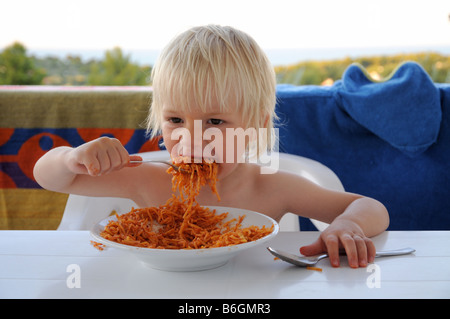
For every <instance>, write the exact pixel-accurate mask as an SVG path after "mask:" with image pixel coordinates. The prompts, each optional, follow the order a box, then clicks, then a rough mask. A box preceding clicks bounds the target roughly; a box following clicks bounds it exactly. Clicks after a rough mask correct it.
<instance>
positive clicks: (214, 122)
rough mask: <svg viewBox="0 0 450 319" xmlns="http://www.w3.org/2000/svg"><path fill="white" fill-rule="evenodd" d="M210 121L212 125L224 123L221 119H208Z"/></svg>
mask: <svg viewBox="0 0 450 319" xmlns="http://www.w3.org/2000/svg"><path fill="white" fill-rule="evenodd" d="M208 123H209V124H212V125H219V124H222V123H223V121H222V120H220V119H210V120H208Z"/></svg>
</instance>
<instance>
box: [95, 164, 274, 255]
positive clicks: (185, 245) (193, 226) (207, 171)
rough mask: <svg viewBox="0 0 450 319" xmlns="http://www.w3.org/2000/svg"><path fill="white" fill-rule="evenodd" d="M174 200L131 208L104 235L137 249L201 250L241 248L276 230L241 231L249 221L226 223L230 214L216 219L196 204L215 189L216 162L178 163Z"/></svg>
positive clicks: (207, 210)
mask: <svg viewBox="0 0 450 319" xmlns="http://www.w3.org/2000/svg"><path fill="white" fill-rule="evenodd" d="M174 164H175V165H176V166H178V168H179V169H178V170H176V169H173V168H172V167H171V168H169V169H168V171H167V172H168V173H170V174H172V175H173V176H172V191H173V195H172V197H171V198H170V199H169V200H168V201H167V202H166V203H165V204H164V205H161V206H159V207H146V208H133V209H132V210H131V211H130V212H128V213H126V214H123V215H116V217H117V220H112V221H110V222H109V223H108V224H107V225H106V226H105V229H104V230H103V231H102V232H101V233H100V235H101V236H102V237H103V238H105V239H108V240H111V241H114V242H117V243H121V244H125V245H131V246H136V247H145V248H156V249H202V248H213V247H225V246H231V245H238V244H242V243H246V242H250V241H254V240H257V239H259V238H262V237H264V236H267V235H268V234H270V233H271V232H272V231H273V228H274V226H273V225H272V226H271V227H269V228H267V227H265V226H262V227H257V226H254V225H253V226H249V227H245V228H243V227H242V221H243V220H244V218H245V216H239V217H238V218H234V219H231V220H229V221H225V218H226V217H227V215H228V213H223V214H216V211H215V210H212V209H210V208H208V207H203V206H200V205H199V204H198V202H197V201H196V199H195V198H196V196H197V195H198V194H199V192H200V189H201V188H202V187H203V186H205V185H209V186H210V188H211V190H212V191H213V192H214V193H215V194H216V195H217V198H218V200H220V196H219V194H218V192H217V189H216V182H217V171H218V166H217V164H216V163H208V162H203V163H192V164H187V163H183V162H181V163H176V162H175V163H174Z"/></svg>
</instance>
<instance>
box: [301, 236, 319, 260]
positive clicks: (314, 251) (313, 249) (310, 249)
mask: <svg viewBox="0 0 450 319" xmlns="http://www.w3.org/2000/svg"><path fill="white" fill-rule="evenodd" d="M323 251H324V250H323V246H322V239H321V238H319V239H317V240H316V241H315V242H313V243H312V244H310V245H306V246H303V247H300V253H301V254H302V255H304V256H314V255H318V254H320V253H323Z"/></svg>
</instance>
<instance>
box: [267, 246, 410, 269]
mask: <svg viewBox="0 0 450 319" xmlns="http://www.w3.org/2000/svg"><path fill="white" fill-rule="evenodd" d="M267 250H268V251H270V253H271V254H272V255H274V256H275V257H278V258H280V259H281V260H284V261H286V262H288V263H291V264H293V265H296V266H300V267H311V266H314V265H315V264H317V262H318V261H319V260H322V259H324V258H327V257H328V254H322V255H318V256H314V257H301V256H296V255H293V254H289V253H286V252H284V251H281V250H278V249H273V248H272V247H267ZM415 251H416V250H415V249H413V248H403V249H395V250H385V251H377V253H376V255H375V257H387V256H400V255H408V254H411V253H413V252H415Z"/></svg>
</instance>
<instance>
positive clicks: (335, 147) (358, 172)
mask: <svg viewBox="0 0 450 319" xmlns="http://www.w3.org/2000/svg"><path fill="white" fill-rule="evenodd" d="M277 100H278V103H277V109H276V111H277V114H278V116H279V118H280V123H279V125H278V128H279V138H280V151H282V152H286V153H291V154H296V155H300V156H305V157H307V158H311V159H314V160H316V161H318V162H320V163H322V164H324V165H326V166H328V167H329V168H330V169H331V170H333V171H334V172H335V173H336V175H337V176H338V177H339V179H340V180H341V182H342V184H343V185H344V188H345V190H346V191H348V192H353V193H358V194H361V195H365V196H369V197H372V198H375V199H377V200H379V201H380V202H382V203H383V204H384V205H385V206H386V207H387V209H388V210H389V213H390V220H391V222H390V226H389V230H450V188H449V185H450V84H437V83H434V84H433V83H432V82H431V80H430V78H429V77H428V75H427V74H426V73H425V71H424V70H423V69H422V68H421V67H420V66H418V65H417V64H416V63H405V64H403V65H401V66H400V67H399V68H398V69H397V70H396V71H395V72H394V74H392V76H391V77H390V78H388V79H387V80H385V81H380V82H376V81H372V80H370V79H369V77H368V76H367V75H366V73H365V72H364V70H363V69H362V67H360V66H356V65H352V66H350V67H349V68H348V69H347V70H346V72H345V74H344V76H343V78H342V80H340V81H338V82H336V83H335V84H334V85H333V86H329V87H321V86H314V85H311V86H293V85H279V86H278V88H277ZM300 223H301V229H302V230H315V227H314V226H313V225H312V224H311V222H310V221H309V220H307V219H304V218H301V219H300Z"/></svg>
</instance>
